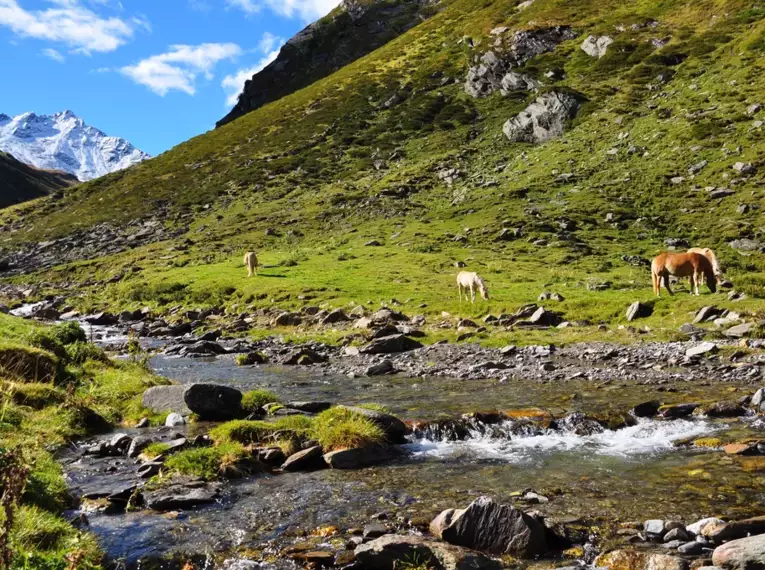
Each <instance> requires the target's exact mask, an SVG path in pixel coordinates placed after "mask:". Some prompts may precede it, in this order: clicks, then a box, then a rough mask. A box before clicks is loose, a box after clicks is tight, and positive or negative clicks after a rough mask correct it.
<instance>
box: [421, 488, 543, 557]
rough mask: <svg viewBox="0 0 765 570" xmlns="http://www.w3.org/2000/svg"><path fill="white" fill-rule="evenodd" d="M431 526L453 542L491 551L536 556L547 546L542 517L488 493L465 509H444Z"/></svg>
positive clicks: (440, 535)
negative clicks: (532, 514) (534, 515)
mask: <svg viewBox="0 0 765 570" xmlns="http://www.w3.org/2000/svg"><path fill="white" fill-rule="evenodd" d="M430 530H431V532H432V533H433V534H434V535H436V536H438V537H439V538H442V539H443V540H445V541H447V542H449V543H451V544H456V545H458V546H465V547H467V548H473V549H476V550H481V551H484V552H489V553H491V554H510V555H512V556H524V557H532V556H536V555H538V554H542V553H543V552H545V551H546V549H547V538H546V534H545V529H544V526H542V524H541V523H540V522H539V521H537V520H536V519H534V518H532V517H530V516H529V515H527V514H526V513H524V512H522V511H519V510H518V509H516V508H515V507H512V506H509V505H501V504H499V503H496V502H494V501H493V500H492V499H490V498H488V497H480V498H478V499H476V500H475V501H473V502H472V503H470V505H469V506H468V507H467V508H465V509H462V510H455V509H449V510H446V511H444V512H442V513H441V514H440V515H438V517H436V518H435V519H434V520H433V522H432V523H431V524H430Z"/></svg>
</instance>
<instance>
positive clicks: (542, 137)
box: [502, 91, 579, 144]
mask: <svg viewBox="0 0 765 570" xmlns="http://www.w3.org/2000/svg"><path fill="white" fill-rule="evenodd" d="M578 110H579V100H578V99H577V98H576V97H574V96H573V95H569V94H567V93H558V92H555V91H552V92H550V93H545V94H544V95H541V96H539V97H537V99H536V101H534V102H533V103H532V104H531V105H529V106H528V107H526V109H524V110H523V111H521V112H520V113H519V114H518V116H516V117H514V118H512V119H510V120H509V121H507V122H506V123H505V125H504V127H503V128H502V130H503V132H504V133H505V136H506V137H507V138H508V140H510V141H511V142H527V143H535V144H539V143H543V142H545V141H547V140H550V139H553V138H556V137H559V136H560V135H562V134H563V131H564V130H565V128H566V123H567V122H568V121H569V120H570V119H573V118H574V117H575V116H576V113H577V111H578Z"/></svg>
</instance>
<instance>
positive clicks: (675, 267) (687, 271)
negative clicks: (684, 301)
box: [651, 251, 717, 297]
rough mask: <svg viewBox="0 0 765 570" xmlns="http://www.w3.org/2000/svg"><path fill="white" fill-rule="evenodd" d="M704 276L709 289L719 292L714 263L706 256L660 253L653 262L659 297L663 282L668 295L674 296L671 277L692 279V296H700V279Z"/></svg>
mask: <svg viewBox="0 0 765 570" xmlns="http://www.w3.org/2000/svg"><path fill="white" fill-rule="evenodd" d="M702 273H703V274H704V279H705V281H706V282H707V287H709V290H710V291H711V292H712V293H714V292H715V291H717V277H716V276H715V272H714V268H713V267H712V263H711V262H710V261H709V259H707V257H706V256H704V255H702V254H700V253H693V252H688V253H668V252H666V251H665V252H664V253H660V254H659V255H658V256H656V257H655V258H654V260H653V261H652V262H651V277H652V278H653V292H654V294H655V295H656V296H657V297H658V296H659V290H660V289H661V284H662V282H663V283H664V287H665V288H666V289H667V293H669V294H670V295H672V294H673V293H672V289H670V288H669V276H670V275H674V276H675V277H690V278H691V295H693V294H694V290H695V292H696V295H698V294H699V278H700V276H701V274H702Z"/></svg>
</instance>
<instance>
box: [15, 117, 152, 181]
mask: <svg viewBox="0 0 765 570" xmlns="http://www.w3.org/2000/svg"><path fill="white" fill-rule="evenodd" d="M0 150H2V151H5V152H8V153H10V154H11V155H13V157H14V158H16V159H17V160H20V161H21V162H25V163H27V164H31V165H32V166H35V167H37V168H44V169H48V170H63V171H64V172H69V173H71V174H74V175H75V176H76V177H77V178H79V179H80V180H83V181H84V180H91V179H93V178H98V177H99V176H103V175H104V174H108V173H110V172H115V171H117V170H122V169H123V168H127V167H129V166H132V165H134V164H137V163H139V162H141V161H143V160H146V159H148V158H151V156H150V155H148V154H146V153H145V152H143V151H141V150H138V149H137V148H135V147H134V146H133V145H132V144H130V143H129V142H128V141H126V140H124V139H121V138H118V137H109V136H106V135H105V134H104V133H103V132H101V131H99V130H98V129H96V128H94V127H91V126H88V125H86V124H85V122H84V121H83V120H82V119H80V118H79V117H78V116H77V115H75V114H74V113H73V112H72V111H70V110H68V109H67V110H65V111H63V112H61V113H55V114H53V115H36V114H35V113H32V112H27V113H22V114H21V115H17V116H15V117H12V118H11V117H9V116H8V115H4V114H0Z"/></svg>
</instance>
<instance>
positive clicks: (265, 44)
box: [258, 32, 284, 53]
mask: <svg viewBox="0 0 765 570" xmlns="http://www.w3.org/2000/svg"><path fill="white" fill-rule="evenodd" d="M283 43H284V42H283V41H282V39H281V38H280V37H278V36H275V35H274V34H272V33H271V32H266V33H264V34H263V37H262V38H260V42H258V49H259V50H260V51H261V52H262V53H269V52H272V51H274V46H276V45H277V44H278V45H279V46H281V45H282V44H283Z"/></svg>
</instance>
